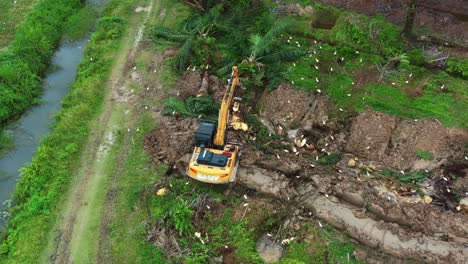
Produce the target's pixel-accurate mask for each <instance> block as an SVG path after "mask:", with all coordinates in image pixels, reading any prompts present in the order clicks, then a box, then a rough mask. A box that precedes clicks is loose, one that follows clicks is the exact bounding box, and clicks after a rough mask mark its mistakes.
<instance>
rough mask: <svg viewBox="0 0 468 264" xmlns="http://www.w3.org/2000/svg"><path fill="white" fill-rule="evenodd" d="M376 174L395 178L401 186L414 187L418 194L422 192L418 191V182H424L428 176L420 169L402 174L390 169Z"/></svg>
mask: <svg viewBox="0 0 468 264" xmlns="http://www.w3.org/2000/svg"><path fill="white" fill-rule="evenodd" d="M378 175H380V176H383V177H390V178H394V179H397V180H398V181H399V182H400V184H401V185H402V186H405V187H408V188H411V189H414V190H416V191H418V193H419V194H420V195H422V194H423V193H421V192H420V189H421V188H420V183H422V182H424V180H426V178H427V177H428V176H429V175H428V174H427V173H425V172H421V171H418V172H413V173H407V174H403V173H398V172H394V171H390V170H384V171H381V172H379V173H378Z"/></svg>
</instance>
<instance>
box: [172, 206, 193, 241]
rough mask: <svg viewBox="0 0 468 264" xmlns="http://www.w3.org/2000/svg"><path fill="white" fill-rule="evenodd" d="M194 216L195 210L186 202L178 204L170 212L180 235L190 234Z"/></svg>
mask: <svg viewBox="0 0 468 264" xmlns="http://www.w3.org/2000/svg"><path fill="white" fill-rule="evenodd" d="M193 214H194V212H193V210H192V209H190V207H188V205H187V203H185V202H179V203H177V204H176V205H175V207H174V208H173V209H172V211H171V212H170V216H171V221H172V223H173V224H174V226H175V228H176V230H177V231H178V232H179V234H180V235H182V234H189V233H190V232H189V231H190V230H191V229H192V216H193Z"/></svg>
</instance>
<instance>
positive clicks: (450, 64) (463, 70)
mask: <svg viewBox="0 0 468 264" xmlns="http://www.w3.org/2000/svg"><path fill="white" fill-rule="evenodd" d="M445 70H446V71H447V72H448V73H450V74H452V75H455V76H459V77H462V78H464V79H468V58H464V59H459V58H450V59H449V60H448V61H447V69H445Z"/></svg>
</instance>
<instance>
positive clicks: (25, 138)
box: [0, 0, 108, 230]
mask: <svg viewBox="0 0 468 264" xmlns="http://www.w3.org/2000/svg"><path fill="white" fill-rule="evenodd" d="M87 2H88V3H87V5H92V6H93V7H94V8H95V9H97V10H98V11H100V10H102V9H103V8H104V6H105V4H106V3H107V2H108V1H107V0H89V1H87ZM90 37H91V32H89V33H88V34H87V35H86V36H85V37H84V38H81V39H78V40H73V41H67V42H64V41H62V43H61V44H60V46H59V47H58V48H57V50H56V51H55V52H54V55H53V56H52V59H51V62H50V66H49V70H48V72H49V73H47V74H46V75H45V77H44V79H43V81H42V91H43V92H42V95H41V98H40V103H39V104H38V105H35V106H33V107H31V108H30V109H29V110H28V111H27V112H26V113H25V114H24V115H23V116H22V117H21V118H19V119H18V120H17V121H16V122H14V123H13V124H10V128H9V129H8V131H7V132H8V133H9V134H10V135H12V137H13V142H14V148H13V149H12V150H10V151H9V152H8V153H6V154H5V155H4V156H3V157H1V158H0V230H2V229H4V228H5V224H6V222H7V221H8V214H7V213H6V211H7V210H8V208H9V207H10V206H11V203H12V197H13V195H14V192H15V186H16V183H17V181H18V180H19V179H20V177H21V168H23V167H25V166H26V165H27V164H28V163H29V162H31V160H32V158H33V156H34V154H35V153H36V150H37V148H38V147H39V145H40V142H41V140H42V139H43V138H44V137H45V136H46V135H47V134H49V132H50V131H51V129H52V126H53V124H54V116H55V115H56V114H57V113H58V112H59V111H60V109H61V108H62V107H61V105H62V100H63V99H64V98H65V95H66V94H67V93H68V91H69V89H70V86H71V85H72V83H73V82H74V80H75V78H76V75H77V69H78V65H79V64H80V62H81V60H82V58H83V54H84V50H85V48H86V44H87V43H88V40H89V39H90Z"/></svg>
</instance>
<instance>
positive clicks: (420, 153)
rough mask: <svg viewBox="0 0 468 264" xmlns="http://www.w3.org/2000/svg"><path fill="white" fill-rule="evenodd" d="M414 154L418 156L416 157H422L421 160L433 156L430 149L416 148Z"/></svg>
mask: <svg viewBox="0 0 468 264" xmlns="http://www.w3.org/2000/svg"><path fill="white" fill-rule="evenodd" d="M416 156H418V158H420V159H423V160H432V159H434V156H433V155H432V153H431V152H430V151H425V150H417V151H416Z"/></svg>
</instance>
